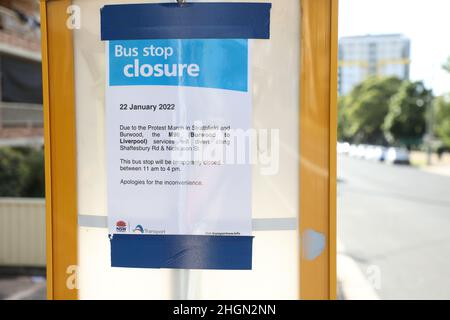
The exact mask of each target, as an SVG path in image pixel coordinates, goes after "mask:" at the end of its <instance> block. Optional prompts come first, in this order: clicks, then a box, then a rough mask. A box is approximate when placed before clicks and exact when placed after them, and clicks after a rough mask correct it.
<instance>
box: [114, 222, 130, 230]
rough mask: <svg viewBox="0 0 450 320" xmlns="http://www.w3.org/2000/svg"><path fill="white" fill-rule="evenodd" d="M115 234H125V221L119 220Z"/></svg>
mask: <svg viewBox="0 0 450 320" xmlns="http://www.w3.org/2000/svg"><path fill="white" fill-rule="evenodd" d="M116 231H117V232H127V223H126V222H125V221H122V220H119V221H117V222H116Z"/></svg>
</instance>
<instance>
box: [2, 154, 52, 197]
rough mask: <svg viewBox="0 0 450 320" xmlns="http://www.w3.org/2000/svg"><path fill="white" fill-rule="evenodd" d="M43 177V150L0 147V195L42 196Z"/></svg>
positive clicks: (43, 187) (43, 188)
mask: <svg viewBox="0 0 450 320" xmlns="http://www.w3.org/2000/svg"><path fill="white" fill-rule="evenodd" d="M44 177H45V174H44V153H43V150H36V149H33V148H28V147H17V148H13V147H3V148H0V197H44V195H45V192H44V190H45V186H44Z"/></svg>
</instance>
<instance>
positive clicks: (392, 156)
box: [386, 147, 410, 164]
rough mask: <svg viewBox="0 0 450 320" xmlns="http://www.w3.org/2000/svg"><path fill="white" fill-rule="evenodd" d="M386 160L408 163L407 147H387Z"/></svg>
mask: <svg viewBox="0 0 450 320" xmlns="http://www.w3.org/2000/svg"><path fill="white" fill-rule="evenodd" d="M386 162H388V163H394V164H410V159H409V151H408V149H406V148H394V147H391V148H389V149H388V150H387V153H386Z"/></svg>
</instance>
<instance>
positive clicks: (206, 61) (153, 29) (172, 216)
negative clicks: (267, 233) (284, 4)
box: [101, 3, 270, 269]
mask: <svg viewBox="0 0 450 320" xmlns="http://www.w3.org/2000/svg"><path fill="white" fill-rule="evenodd" d="M269 12H270V4H256V3H253V4H249V3H234V4H233V3H189V4H186V5H183V6H178V5H177V4H174V3H171V4H143V5H112V6H105V7H104V8H103V9H102V13H101V15H102V26H101V27H102V40H105V41H106V58H107V68H106V71H107V77H106V80H107V82H106V123H105V126H106V137H107V138H106V140H107V141H106V142H107V177H108V178H107V179H108V183H107V199H108V200H107V201H108V203H107V208H108V223H109V232H110V234H111V265H112V266H113V267H138V268H184V269H251V268H252V241H253V237H252V223H251V222H252V219H251V217H252V207H251V202H252V191H251V166H250V157H251V154H250V148H248V146H249V145H251V141H250V139H251V138H252V137H251V135H250V134H249V129H250V128H251V126H252V95H251V72H250V70H251V68H250V65H251V62H250V59H249V50H250V48H249V44H250V43H249V40H248V39H249V38H268V37H269V29H270V28H269ZM250 16H251V19H249V17H250Z"/></svg>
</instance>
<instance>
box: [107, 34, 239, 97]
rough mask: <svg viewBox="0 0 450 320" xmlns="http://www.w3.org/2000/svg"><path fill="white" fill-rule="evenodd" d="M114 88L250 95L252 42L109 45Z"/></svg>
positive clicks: (150, 42)
mask: <svg viewBox="0 0 450 320" xmlns="http://www.w3.org/2000/svg"><path fill="white" fill-rule="evenodd" d="M109 85H110V86H138V85H154V86H158V85H159V86H185V87H203V88H214V89H224V90H234V91H242V92H247V91H248V40H244V39H209V40H201V39H178V40H176V39H166V40H163V39H161V40H122V41H110V42H109Z"/></svg>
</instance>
